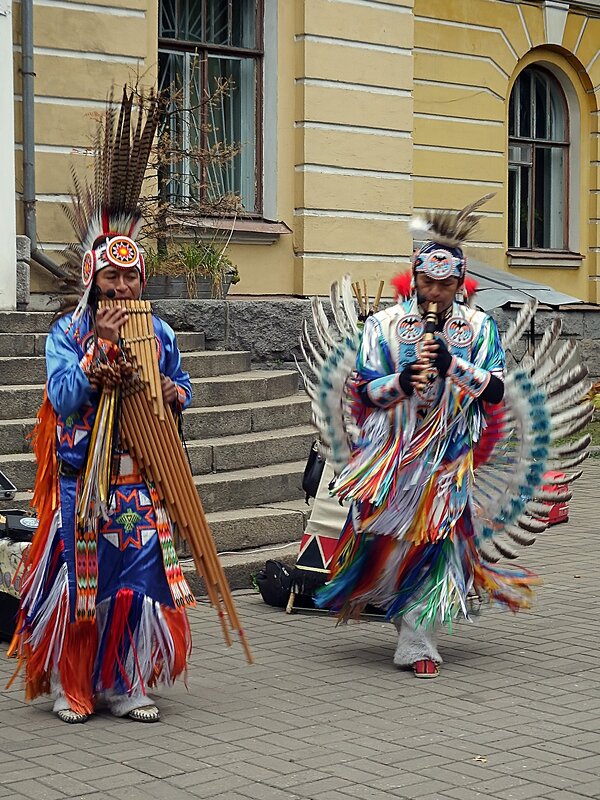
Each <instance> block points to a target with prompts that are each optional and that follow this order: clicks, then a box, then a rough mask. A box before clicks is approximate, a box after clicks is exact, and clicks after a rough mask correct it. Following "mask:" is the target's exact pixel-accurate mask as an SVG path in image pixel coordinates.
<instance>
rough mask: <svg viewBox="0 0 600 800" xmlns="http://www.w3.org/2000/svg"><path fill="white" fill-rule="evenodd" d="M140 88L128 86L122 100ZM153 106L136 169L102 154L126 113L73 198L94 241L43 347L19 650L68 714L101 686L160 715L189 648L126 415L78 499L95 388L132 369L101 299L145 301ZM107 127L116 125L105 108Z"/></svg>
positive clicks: (160, 524)
mask: <svg viewBox="0 0 600 800" xmlns="http://www.w3.org/2000/svg"><path fill="white" fill-rule="evenodd" d="M131 100H132V98H131V97H129V98H127V97H125V98H124V101H123V108H125V110H127V104H129V109H131ZM122 113H123V112H122ZM140 113H141V111H140ZM157 118H158V116H157V109H156V107H155V106H154V107H151V110H150V112H148V117H147V120H146V123H145V126H144V127H143V129H140V130H139V131H137V132H136V135H135V136H134V139H133V143H132V144H131V143H130V130H129V126H127V130H126V134H123V137H125V136H126V145H127V147H126V149H127V163H128V164H129V170H128V172H127V175H128V181H129V182H125V181H124V180H122V176H121V177H119V175H117V174H115V171H116V169H117V166H118V165H117V166H115V164H116V163H117V162H116V160H115V159H112V162H111V160H110V159H104V160H103V159H102V158H101V157H102V154H103V153H106V151H107V150H113V151H115V152H116V150H117V149H118V147H119V141H118V139H119V131H120V130H122V126H121V125H119V126H117V134H116V138H115V141H112V140H111V137H110V136H109V137H108V143H106V142H104V144H103V142H102V141H100V142H99V143H98V150H99V152H100V155H99V156H97V157H98V158H99V159H100V161H101V162H103V163H108V167H107V169H108V173H107V175H106V180H105V181H104V186H103V190H102V192H101V193H100V196H96V197H90V195H89V194H88V195H86V193H85V192H82V193H80V194H79V195H75V196H74V198H73V199H74V212H73V214H72V220H73V222H74V224H75V228H76V231H77V233H78V235H79V238H80V241H81V243H82V250H84V251H85V253H84V255H83V259H82V262H83V267H82V272H83V285H84V292H83V296H82V298H81V300H80V302H79V304H78V306H77V308H76V309H75V311H74V313H72V314H67V315H64V316H62V317H61V318H60V319H59V320H58V321H57V322H56V323H55V325H54V326H53V328H52V330H51V331H50V334H49V336H48V342H47V346H46V364H47V373H48V381H47V385H46V396H45V399H44V403H43V404H42V407H41V409H40V412H39V417H38V424H37V426H36V431H35V434H34V448H35V452H36V457H37V461H38V473H37V477H36V484H35V489H34V505H35V507H36V511H37V514H38V517H39V521H40V524H39V528H38V534H37V535H36V538H35V539H34V542H33V544H32V548H31V553H30V556H29V561H28V563H27V565H26V568H25V576H24V580H23V588H22V598H21V611H20V617H19V620H18V626H17V634H16V636H15V641H14V642H13V645H12V650H13V651H14V652H16V653H17V654H18V656H19V659H20V661H23V662H25V667H26V694H27V697H28V698H29V699H31V698H34V697H36V696H38V695H41V694H49V693H50V694H52V696H53V697H54V700H55V702H54V711H55V712H56V713H57V714H58V716H59V717H60V718H61V719H62V720H63V721H65V722H69V723H78V722H85V720H87V719H88V717H89V716H90V715H91V714H92V713H93V711H94V707H95V703H96V701H97V700H98V699H102V700H104V701H105V702H106V703H107V704H108V707H109V710H110V711H111V712H112V713H113V714H114V715H116V716H120V717H123V716H128V717H130V718H132V719H134V720H138V721H142V722H154V721H156V720H158V719H159V711H158V709H157V708H156V706H155V705H154V703H153V702H152V700H150V698H149V697H148V694H147V691H148V689H149V688H151V687H154V686H158V685H171V684H172V683H173V681H174V680H175V679H176V678H177V677H178V676H179V675H181V674H182V673H184V672H185V670H186V666H187V660H188V656H189V653H190V648H191V638H190V628H189V624H188V619H187V615H186V607H187V606H190V605H193V604H194V597H193V595H192V593H191V591H190V589H189V587H188V585H187V582H186V580H185V578H184V576H183V574H182V572H181V568H180V566H179V563H178V560H177V556H176V553H175V547H174V543H173V527H172V524H171V521H170V519H169V515H168V514H167V512H166V510H165V507H164V506H163V504H162V503H161V500H160V499H159V496H158V494H157V490H156V487H155V486H154V485H153V484H151V483H150V482H148V481H147V480H145V479H144V477H143V476H142V474H141V470H140V465H139V464H137V463H136V461H135V459H134V458H132V456H131V454H130V453H129V452H127V451H126V449H125V448H124V446H123V444H122V441H121V438H120V436H119V430H118V424H117V425H116V426H115V430H114V431H113V433H112V435H111V436H109V441H108V448H107V453H108V457H107V459H105V460H107V465H106V464H105V465H104V467H106V466H107V468H108V475H109V479H110V481H109V495H108V499H107V502H106V503H105V507H102V508H100V509H99V511H98V513H97V514H96V515H92V517H90V516H89V515H88V516H87V517H86V515H85V514H84V513H83V512H82V497H84V496H85V493H86V491H87V490H88V489H89V487H90V486H91V485H92V484H93V483H94V481H97V480H98V474H97V473H98V470H99V469H101V468H102V465H100V467H98V465H97V464H96V462H95V461H94V459H95V458H96V455H97V452H98V451H99V450H101V448H100V445H99V442H100V439H101V437H102V435H103V431H102V430H100V429H99V426H98V425H97V424H96V425H95V422H96V417H97V411H98V408H99V403H100V398H101V397H102V395H103V392H106V391H107V390H109V389H110V388H111V387H113V386H115V385H117V384H120V383H121V382H122V381H123V380H126V379H128V378H129V377H130V376H131V373H132V369H133V368H132V365H131V364H130V363H128V361H127V358H126V356H125V354H124V352H123V351H122V349H121V346H120V335H121V332H122V329H123V326H124V324H125V323H126V321H127V318H128V315H127V312H126V311H125V310H124V309H123V308H120V307H101V308H98V300H99V299H102V298H103V297H107V298H114V299H115V300H116V301H119V300H121V301H124V300H137V299H138V298H139V297H140V294H141V291H142V288H143V285H144V260H143V255H142V254H141V253H140V250H139V248H138V246H137V244H136V242H135V241H134V237H135V235H136V231H137V229H138V227H139V222H140V214H139V211H138V209H137V202H138V199H139V193H140V188H141V180H142V178H143V174H144V170H145V167H146V163H147V159H148V154H149V148H150V144H151V142H152V138H153V135H154V130H155V127H156V121H157ZM106 126H107V130H109V132H110V133H112V129H113V119H112V117H111V116H110V113H109V115H108V119H107V121H106ZM124 141H125V139H124V138H123V140H122V142H124ZM103 148H104V149H103ZM111 164H112V166H111ZM153 325H154V337H155V343H156V344H155V346H156V348H157V350H158V365H159V369H160V373H161V387H160V388H161V391H162V398H163V400H164V403H165V405H166V406H170V407H171V408H172V409H173V411H175V412H176V413H178V412H180V411H182V410H183V409H184V408H185V407H186V406H187V405H188V404H189V402H190V400H191V386H190V381H189V376H188V374H187V373H186V372H184V371H183V370H182V368H181V362H180V354H179V350H178V347H177V342H176V339H175V334H174V333H173V331H172V329H171V328H170V327H169V326H168V325H167V324H166V323H165V322H163V321H162V320H160V319H158V318H157V317H154V318H153ZM153 344H154V342H153ZM98 417H99V414H98ZM139 422H140V423H141V425H142V426H143V425H144V424H145V422H147V421H145V420H143V419H142V420H140V421H139ZM105 433H106V431H104V434H105ZM92 505H93V504H92ZM90 520H91V521H90Z"/></svg>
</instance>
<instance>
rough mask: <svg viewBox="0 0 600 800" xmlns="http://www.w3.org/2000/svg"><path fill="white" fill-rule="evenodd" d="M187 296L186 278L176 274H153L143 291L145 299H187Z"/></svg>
mask: <svg viewBox="0 0 600 800" xmlns="http://www.w3.org/2000/svg"><path fill="white" fill-rule="evenodd" d="M187 296H188V293H187V284H186V282H185V278H184V277H181V276H174V275H151V276H150V277H149V278H148V281H147V282H146V286H145V287H144V291H143V293H142V297H143V298H144V300H186V299H187Z"/></svg>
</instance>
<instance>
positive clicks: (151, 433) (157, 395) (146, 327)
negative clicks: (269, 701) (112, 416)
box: [100, 300, 252, 663]
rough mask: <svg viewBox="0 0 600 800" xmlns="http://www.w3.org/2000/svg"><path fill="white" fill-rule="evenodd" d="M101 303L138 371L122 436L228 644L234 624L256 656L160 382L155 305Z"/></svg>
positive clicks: (126, 400)
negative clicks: (119, 315)
mask: <svg viewBox="0 0 600 800" xmlns="http://www.w3.org/2000/svg"><path fill="white" fill-rule="evenodd" d="M100 306H101V307H102V306H104V307H108V308H111V307H114V306H119V307H121V308H124V309H125V310H126V311H127V314H128V320H127V322H126V323H125V325H123V327H122V328H121V340H122V341H121V346H122V348H123V350H124V351H125V353H126V354H127V357H128V360H129V361H130V362H131V363H132V365H133V366H134V368H135V370H136V372H135V376H134V379H133V380H131V381H127V383H125V384H124V385H123V386H122V389H121V392H122V398H121V435H122V437H123V440H124V443H125V445H126V446H127V448H128V449H129V452H130V453H131V455H132V456H134V457H135V458H136V460H137V462H138V464H139V466H140V468H141V469H142V470H143V472H144V474H145V475H146V477H147V479H148V480H149V481H150V482H151V483H153V484H154V486H155V487H156V491H157V493H158V496H159V498H160V500H161V501H162V503H163V504H164V505H165V507H166V508H167V511H168V512H169V516H170V518H171V521H172V522H173V523H174V524H175V525H176V526H177V531H178V534H179V536H180V537H181V538H183V539H185V541H186V542H187V546H188V548H189V551H190V553H191V555H192V558H193V560H194V564H195V566H196V570H197V572H198V574H199V575H200V577H201V578H202V580H203V582H204V585H205V587H206V592H207V594H208V597H209V600H210V602H211V604H212V605H213V606H214V607H215V609H216V610H217V612H218V614H219V619H220V622H221V626H222V629H223V634H224V637H225V641H226V642H227V644H228V645H229V644H231V637H230V629H232V630H235V631H237V632H238V635H239V637H240V641H241V643H242V646H243V648H244V652H245V654H246V658H247V659H248V662H249V663H252V655H251V653H250V649H249V647H248V643H247V641H246V637H245V634H244V630H243V629H242V627H241V624H240V620H239V618H238V615H237V612H236V609H235V605H234V602H233V598H232V596H231V591H230V589H229V584H228V582H227V578H226V577H225V573H224V572H223V567H222V566H221V563H220V561H219V557H218V555H217V549H216V546H215V543H214V539H213V537H212V533H211V531H210V528H209V525H208V522H207V519H206V515H205V514H204V509H203V508H202V503H201V501H200V497H199V496H198V491H197V489H196V485H195V483H194V479H193V476H192V471H191V469H190V465H189V462H188V459H187V456H186V454H185V451H184V449H183V446H182V443H181V439H180V438H179V433H178V430H177V425H176V423H175V419H174V417H173V414H172V412H171V409H170V408H168V407H167V408H165V406H164V403H163V397H162V389H161V383H160V372H159V367H158V356H157V350H156V344H155V336H154V325H153V321H152V309H151V306H150V303H149V302H148V301H147V300H103V301H102V302H101V303H100Z"/></svg>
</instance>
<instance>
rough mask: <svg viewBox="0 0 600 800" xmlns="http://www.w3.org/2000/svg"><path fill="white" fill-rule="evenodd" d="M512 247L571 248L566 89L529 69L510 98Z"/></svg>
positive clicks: (542, 72)
mask: <svg viewBox="0 0 600 800" xmlns="http://www.w3.org/2000/svg"><path fill="white" fill-rule="evenodd" d="M508 125H509V127H508V135H509V142H508V145H509V146H508V246H509V248H514V249H517V248H520V249H524V250H567V249H568V241H569V236H568V224H567V223H568V211H569V206H568V189H569V180H568V174H569V173H568V169H569V120H568V113H567V103H566V99H565V95H564V93H563V90H562V87H561V85H560V83H559V82H558V80H557V79H556V78H555V77H554V75H552V74H551V73H550V72H548V71H546V70H545V69H541V68H540V67H527V68H526V69H524V70H523V72H521V74H520V75H519V77H518V78H517V80H516V82H515V85H514V87H513V90H512V93H511V96H510V106H509V124H508Z"/></svg>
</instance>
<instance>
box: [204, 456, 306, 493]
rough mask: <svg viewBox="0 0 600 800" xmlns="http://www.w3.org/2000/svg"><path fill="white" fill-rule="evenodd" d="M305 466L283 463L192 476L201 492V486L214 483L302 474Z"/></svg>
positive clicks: (297, 463)
mask: <svg viewBox="0 0 600 800" xmlns="http://www.w3.org/2000/svg"><path fill="white" fill-rule="evenodd" d="M305 466H306V461H284V462H282V463H279V464H270V465H269V466H267V467H245V468H244V469H236V470H229V471H228V472H208V473H206V474H205V475H194V483H195V484H196V486H199V487H200V490H202V487H203V486H209V485H210V484H215V483H229V482H231V481H243V480H246V479H248V480H252V479H254V478H264V477H269V476H272V475H286V474H287V475H293V474H295V473H297V474H302V473H303V472H304V467H305Z"/></svg>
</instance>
